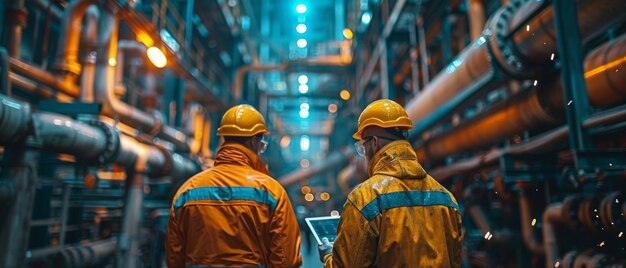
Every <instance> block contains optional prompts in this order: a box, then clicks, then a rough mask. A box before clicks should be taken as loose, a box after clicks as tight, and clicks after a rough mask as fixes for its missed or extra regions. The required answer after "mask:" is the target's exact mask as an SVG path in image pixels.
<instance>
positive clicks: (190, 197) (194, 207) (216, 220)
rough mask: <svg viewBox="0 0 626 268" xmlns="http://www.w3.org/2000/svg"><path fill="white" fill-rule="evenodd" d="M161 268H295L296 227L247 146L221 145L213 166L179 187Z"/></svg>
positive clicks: (297, 254)
mask: <svg viewBox="0 0 626 268" xmlns="http://www.w3.org/2000/svg"><path fill="white" fill-rule="evenodd" d="M166 253H167V265H168V267H169V268H179V267H298V266H300V265H301V264H302V258H301V256H300V228H299V227H298V222H297V220H296V216H295V214H294V211H293V208H292V206H291V202H290V201H289V198H288V197H287V193H286V192H285V190H284V188H283V187H282V186H281V185H280V184H279V183H278V182H277V181H276V180H274V179H273V178H271V177H270V176H269V175H268V174H267V169H265V165H264V164H263V162H262V161H261V160H260V159H259V157H258V156H257V155H256V154H255V153H254V152H252V151H251V150H250V149H248V148H247V147H245V146H243V145H241V144H238V143H225V144H224V145H223V146H222V147H221V148H220V150H219V151H218V153H217V156H216V161H215V167H214V168H212V169H210V170H206V171H203V172H201V173H199V174H197V175H195V176H193V177H192V178H191V179H189V180H188V181H187V182H185V183H184V184H183V185H182V186H181V187H180V189H179V190H178V192H177V193H176V195H175V196H174V199H173V201H172V206H171V209H170V217H169V221H168V224H167V238H166Z"/></svg>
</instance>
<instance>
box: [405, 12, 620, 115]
mask: <svg viewBox="0 0 626 268" xmlns="http://www.w3.org/2000/svg"><path fill="white" fill-rule="evenodd" d="M540 4H543V3H542V2H538V1H512V2H511V4H509V5H508V6H505V7H503V8H501V9H500V10H498V11H497V12H496V13H495V15H494V16H493V17H492V18H491V20H490V22H488V24H487V26H486V29H485V31H484V32H483V33H484V34H483V36H481V37H479V38H478V39H477V40H476V41H475V42H473V43H472V44H471V45H469V46H468V47H467V48H466V49H465V50H464V51H463V52H462V53H461V54H460V55H459V56H458V57H457V58H456V59H455V60H453V61H452V63H450V65H449V66H448V67H447V68H445V69H444V71H442V72H441V73H440V74H439V75H437V76H436V77H435V78H434V79H433V81H432V82H431V83H430V84H428V85H427V86H426V87H425V88H424V90H423V91H422V93H421V94H420V95H419V96H418V97H416V98H413V99H411V100H410V101H409V102H408V103H407V105H406V110H407V113H408V115H409V117H410V118H411V120H413V122H420V121H422V120H423V119H424V118H426V117H428V116H429V115H431V114H432V113H433V112H435V111H436V110H437V109H438V108H439V107H440V106H442V105H443V104H444V103H446V102H447V101H448V100H450V99H452V98H453V97H454V96H456V95H458V94H459V93H461V92H462V91H464V90H466V89H468V88H471V87H472V85H474V84H475V83H476V81H478V80H480V79H481V78H483V77H486V76H488V75H489V74H490V73H493V72H494V67H493V65H492V61H490V58H493V59H494V60H495V61H497V65H498V66H501V68H503V69H505V71H506V72H508V73H510V74H511V75H512V76H528V75H527V74H525V73H526V72H528V71H529V70H535V71H537V72H544V69H545V68H538V67H540V66H541V65H532V64H528V63H527V62H528V61H529V60H528V59H531V61H534V62H542V63H543V62H545V61H548V62H549V61H550V57H551V54H552V53H556V52H557V49H556V42H555V40H554V35H551V34H553V33H554V31H555V30H554V25H553V12H552V7H551V6H550V7H547V8H546V9H545V10H543V11H542V12H541V13H540V14H539V15H538V16H537V17H535V18H532V19H531V20H530V21H529V22H528V25H529V29H532V32H531V31H524V30H521V31H516V32H514V33H513V37H512V42H510V45H509V46H507V44H508V43H507V42H505V40H502V38H503V37H505V36H507V35H509V34H510V33H511V31H512V30H514V29H516V28H518V26H519V25H517V24H515V23H520V22H522V21H523V20H524V19H525V18H524V14H526V15H528V14H530V13H531V11H532V10H534V9H536V8H537V7H536V6H537V5H540ZM625 11H626V1H623V0H581V1H578V21H579V22H580V24H581V29H580V34H581V38H582V39H583V41H585V40H587V39H589V38H590V37H592V36H595V35H596V34H597V33H600V32H602V31H604V30H605V29H606V28H607V27H609V26H611V25H613V24H614V23H616V22H618V21H621V20H623V19H624V17H626V12H625ZM510 18H512V19H510ZM509 19H510V20H509ZM540 37H541V38H540ZM488 47H489V48H488ZM489 50H491V51H493V53H490V52H489ZM516 53H518V54H519V55H518V54H516ZM534 62H532V63H534ZM543 66H545V65H543ZM533 67H534V68H533Z"/></svg>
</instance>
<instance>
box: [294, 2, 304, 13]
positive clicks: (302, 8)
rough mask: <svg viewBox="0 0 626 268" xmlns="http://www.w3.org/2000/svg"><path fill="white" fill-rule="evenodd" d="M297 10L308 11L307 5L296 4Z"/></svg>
mask: <svg viewBox="0 0 626 268" xmlns="http://www.w3.org/2000/svg"><path fill="white" fill-rule="evenodd" d="M296 12H298V14H304V13H305V12H306V5H304V4H298V5H297V6H296Z"/></svg>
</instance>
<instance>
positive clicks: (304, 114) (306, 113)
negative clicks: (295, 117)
mask: <svg viewBox="0 0 626 268" xmlns="http://www.w3.org/2000/svg"><path fill="white" fill-rule="evenodd" d="M300 118H302V119H306V118H309V110H300Z"/></svg>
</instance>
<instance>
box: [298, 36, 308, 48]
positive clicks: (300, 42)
mask: <svg viewBox="0 0 626 268" xmlns="http://www.w3.org/2000/svg"><path fill="white" fill-rule="evenodd" d="M296 45H298V47H299V48H305V47H306V45H307V41H306V39H304V38H300V39H298V41H297V42H296Z"/></svg>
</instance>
